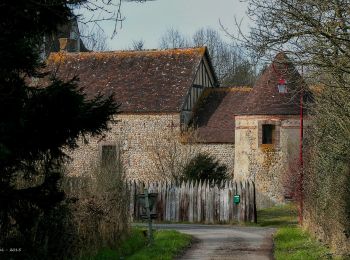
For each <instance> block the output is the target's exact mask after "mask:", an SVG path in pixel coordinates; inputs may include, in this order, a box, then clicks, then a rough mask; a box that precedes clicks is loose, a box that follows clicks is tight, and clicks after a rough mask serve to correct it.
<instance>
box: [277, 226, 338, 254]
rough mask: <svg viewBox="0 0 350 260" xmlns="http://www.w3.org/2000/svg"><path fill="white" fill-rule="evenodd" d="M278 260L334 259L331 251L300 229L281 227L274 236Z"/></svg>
mask: <svg viewBox="0 0 350 260" xmlns="http://www.w3.org/2000/svg"><path fill="white" fill-rule="evenodd" d="M274 243H275V252H274V256H275V259H276V260H279V259H283V260H300V259H305V260H318V259H333V257H332V254H330V252H329V250H328V249H327V248H326V247H325V246H323V245H322V244H321V243H319V242H317V241H316V240H315V239H312V238H311V237H310V235H309V234H308V233H307V232H305V231H303V230H301V228H299V227H281V228H279V229H278V231H277V233H276V234H275V236H274Z"/></svg>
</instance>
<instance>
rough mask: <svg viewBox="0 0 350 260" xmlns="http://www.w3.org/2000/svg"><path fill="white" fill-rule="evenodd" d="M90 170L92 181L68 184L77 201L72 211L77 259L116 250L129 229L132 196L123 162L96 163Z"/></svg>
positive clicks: (72, 180) (70, 193) (76, 181)
mask: <svg viewBox="0 0 350 260" xmlns="http://www.w3.org/2000/svg"><path fill="white" fill-rule="evenodd" d="M109 161H112V160H109ZM91 169H92V170H91V172H90V174H91V176H89V178H84V179H83V178H82V177H78V178H77V177H75V178H70V179H68V180H67V181H66V184H65V186H66V191H67V194H68V195H69V196H70V197H71V198H76V199H77V202H76V203H75V204H74V207H73V208H72V210H73V218H74V223H75V226H76V227H77V230H78V234H77V239H76V241H75V244H76V247H77V248H79V251H78V252H76V253H75V254H76V255H77V256H88V255H93V254H96V252H98V251H99V250H100V249H101V248H110V249H115V248H117V247H118V245H119V244H120V242H121V241H122V240H123V238H125V237H126V236H127V235H128V233H129V230H130V215H129V196H130V194H129V191H128V186H127V183H126V179H125V174H124V170H123V168H122V166H121V163H120V160H117V163H111V164H108V165H100V164H99V163H96V164H95V165H93V166H92V167H91Z"/></svg>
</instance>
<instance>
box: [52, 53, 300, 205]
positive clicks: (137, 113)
mask: <svg viewBox="0 0 350 260" xmlns="http://www.w3.org/2000/svg"><path fill="white" fill-rule="evenodd" d="M47 63H48V67H49V68H50V69H54V71H55V73H56V76H58V77H59V78H61V79H65V80H67V79H71V78H73V77H74V76H77V77H78V78H79V86H81V87H82V88H83V89H84V92H85V93H86V95H87V97H92V96H95V95H98V94H101V95H114V97H115V98H116V100H117V101H118V102H119V103H120V111H119V113H118V114H117V115H116V118H115V120H114V121H113V122H111V123H110V131H108V132H106V133H105V134H104V135H103V136H102V137H100V138H90V139H89V143H85V142H84V141H83V140H82V141H81V145H80V146H79V148H78V149H76V150H75V151H74V152H73V153H72V154H71V157H72V158H73V160H72V163H71V164H70V165H68V170H69V172H70V173H72V174H79V175H80V174H85V173H88V172H89V171H91V167H92V166H91V165H93V164H96V162H97V163H98V162H102V163H103V162H104V161H106V160H107V159H106V158H107V157H108V158H110V156H112V157H115V158H121V161H122V163H123V166H124V169H125V171H126V175H127V177H128V178H129V179H134V180H144V181H153V180H165V179H169V178H172V177H174V176H177V175H178V174H179V173H180V172H181V169H182V167H183V166H184V165H185V164H186V163H187V162H188V160H189V159H190V158H191V157H192V156H193V155H194V154H196V153H198V152H207V153H209V154H210V155H212V156H214V157H215V158H217V159H218V160H220V161H221V162H222V163H224V164H226V165H227V167H228V171H229V174H230V175H231V176H232V177H233V176H234V178H236V179H251V180H254V181H255V183H256V187H257V192H258V201H259V205H260V206H262V205H263V204H264V203H265V204H266V205H267V204H268V203H270V202H282V201H283V200H284V197H285V196H286V194H287V193H286V187H285V183H288V182H290V180H289V179H288V180H287V181H286V180H285V176H287V177H288V178H289V177H290V176H291V175H292V176H296V174H297V173H295V169H297V167H295V165H296V164H297V163H298V161H297V160H298V151H299V147H300V114H301V111H303V112H304V109H301V106H300V105H301V100H302V101H303V102H305V101H306V100H304V99H305V98H304V96H305V95H304V94H302V93H303V92H302V89H301V86H302V85H304V82H303V80H302V78H301V76H300V75H299V73H298V72H297V70H296V69H295V67H294V66H293V64H292V63H291V62H290V60H288V58H287V56H286V55H285V54H283V53H281V54H278V55H277V56H276V58H275V60H274V61H273V62H272V64H271V65H270V66H268V67H267V68H266V70H265V71H264V72H263V73H262V75H261V76H260V77H259V79H258V80H257V82H256V84H255V86H254V87H253V88H250V87H220V86H219V82H218V80H217V77H216V75H215V72H214V69H213V67H212V64H211V60H210V57H209V55H208V51H207V49H206V48H205V47H202V48H185V49H170V50H145V51H113V52H86V53H69V52H57V53H51V55H50V56H49V58H48V62H47ZM301 96H303V98H302V99H301V98H300V97H301ZM292 179H293V178H292ZM287 188H288V187H287Z"/></svg>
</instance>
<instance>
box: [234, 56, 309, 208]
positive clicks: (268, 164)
mask: <svg viewBox="0 0 350 260" xmlns="http://www.w3.org/2000/svg"><path fill="white" fill-rule="evenodd" d="M302 86H305V83H304V81H303V79H302V77H301V76H300V74H299V73H298V71H297V70H296V68H295V67H294V66H293V64H292V63H291V61H290V60H289V59H288V57H287V56H286V55H285V54H284V53H280V54H278V55H277V56H276V57H275V59H274V61H273V62H272V63H271V64H270V65H269V66H268V67H267V68H266V69H265V71H264V72H263V73H262V75H261V76H260V77H259V79H258V80H257V82H256V84H255V86H254V88H253V89H252V91H251V92H250V93H249V95H248V96H247V97H246V98H245V99H244V100H243V102H242V105H241V106H240V108H239V111H238V112H237V113H236V114H235V161H234V173H235V177H236V178H238V179H247V178H248V179H252V180H254V181H255V183H256V187H257V192H258V196H257V198H258V200H259V201H260V202H259V203H258V204H259V205H262V204H264V203H267V202H269V201H271V200H272V202H282V201H283V200H284V199H285V197H288V196H290V195H291V194H289V192H291V191H292V190H293V189H294V188H295V187H292V186H295V185H297V181H298V180H297V178H298V169H299V165H300V140H301V137H302V136H301V131H300V129H302V127H301V125H305V126H306V125H307V121H308V120H307V117H305V113H306V110H305V107H306V105H305V104H306V102H307V101H308V98H307V97H308V94H307V92H306V90H304V89H303V88H302Z"/></svg>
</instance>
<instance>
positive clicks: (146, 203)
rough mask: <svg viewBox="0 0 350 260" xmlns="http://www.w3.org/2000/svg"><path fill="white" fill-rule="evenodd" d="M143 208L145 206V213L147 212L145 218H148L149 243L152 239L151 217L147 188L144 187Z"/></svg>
mask: <svg viewBox="0 0 350 260" xmlns="http://www.w3.org/2000/svg"><path fill="white" fill-rule="evenodd" d="M145 208H146V214H147V220H148V233H147V237H148V243H149V244H151V243H152V240H153V236H152V219H151V210H150V208H149V197H148V189H145Z"/></svg>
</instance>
